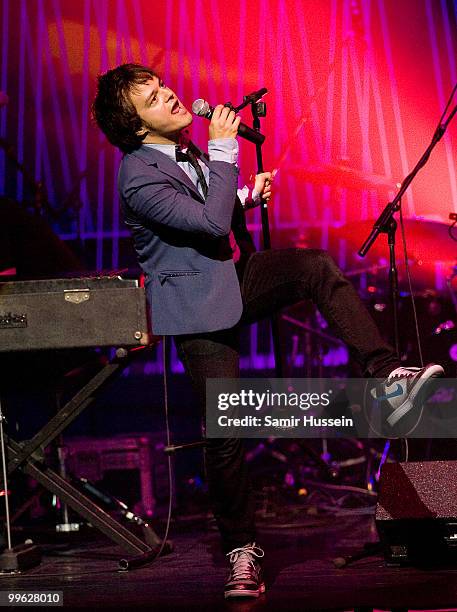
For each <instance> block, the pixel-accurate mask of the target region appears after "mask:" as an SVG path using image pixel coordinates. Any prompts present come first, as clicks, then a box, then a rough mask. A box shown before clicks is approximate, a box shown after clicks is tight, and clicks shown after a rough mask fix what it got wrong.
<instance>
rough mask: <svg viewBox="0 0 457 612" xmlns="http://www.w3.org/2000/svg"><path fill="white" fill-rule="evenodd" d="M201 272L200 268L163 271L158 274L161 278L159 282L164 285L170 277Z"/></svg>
mask: <svg viewBox="0 0 457 612" xmlns="http://www.w3.org/2000/svg"><path fill="white" fill-rule="evenodd" d="M199 274H201V271H200V270H170V271H166V270H164V271H162V272H159V273H158V274H157V277H158V279H159V283H160V284H161V285H164V284H165V283H166V282H167V280H168V279H169V278H179V277H183V276H198V275H199Z"/></svg>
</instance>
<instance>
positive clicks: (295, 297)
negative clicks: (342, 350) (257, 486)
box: [175, 249, 400, 552]
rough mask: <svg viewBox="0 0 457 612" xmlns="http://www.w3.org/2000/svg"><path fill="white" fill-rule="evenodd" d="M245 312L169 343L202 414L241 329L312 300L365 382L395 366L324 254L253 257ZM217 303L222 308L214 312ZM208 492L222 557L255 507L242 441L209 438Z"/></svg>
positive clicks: (248, 535) (249, 532)
mask: <svg viewBox="0 0 457 612" xmlns="http://www.w3.org/2000/svg"><path fill="white" fill-rule="evenodd" d="M240 286H241V294H242V298H243V304H244V310H243V315H242V319H241V321H240V323H239V324H238V325H237V326H236V327H235V328H232V329H229V330H223V331H217V332H211V333H206V334H194V335H187V336H175V344H176V348H177V351H178V355H179V358H180V359H181V361H182V363H183V365H184V368H185V370H186V372H187V374H188V375H189V377H190V379H191V382H192V385H193V388H194V389H195V391H196V393H197V394H198V397H199V402H200V405H201V407H202V410H203V411H204V410H205V393H206V379H207V378H238V377H239V375H240V370H239V348H238V338H239V330H240V326H241V325H243V324H245V323H253V322H255V321H259V320H260V319H263V318H265V317H268V316H270V315H272V314H273V313H275V312H277V311H278V310H279V309H280V308H282V307H284V306H291V305H292V304H296V303H297V302H300V301H302V300H305V299H311V300H312V301H313V302H314V303H315V304H316V306H317V307H318V309H319V310H320V312H321V313H322V315H323V316H324V317H325V319H326V320H327V322H328V324H329V326H330V327H331V328H332V330H333V331H334V332H335V334H336V335H337V336H338V337H339V338H340V339H341V340H343V341H344V342H345V343H346V344H347V346H348V348H349V350H350V352H351V354H352V355H353V357H354V358H355V359H356V360H357V361H358V362H359V363H360V365H361V366H362V369H363V372H364V374H365V375H366V376H375V377H379V378H383V377H385V376H387V375H388V374H389V373H390V372H391V371H392V370H393V369H394V368H396V367H398V366H399V365H400V364H399V362H398V360H397V357H396V355H395V353H394V351H393V349H392V348H391V347H390V346H389V345H387V344H386V343H385V342H384V340H383V339H382V338H381V336H380V334H379V331H378V329H377V327H376V325H375V323H374V322H373V320H372V319H371V317H370V315H369V314H368V311H367V310H366V308H365V306H364V305H363V304H362V302H361V300H360V298H359V296H358V294H357V292H356V291H355V289H354V287H353V286H352V284H351V283H350V282H349V281H348V280H347V279H346V278H345V277H344V276H343V274H342V272H341V270H340V269H339V268H338V266H337V265H336V264H335V262H334V261H333V260H332V258H331V257H330V255H329V254H328V253H327V252H326V251H321V250H317V249H281V250H269V251H262V252H258V253H254V254H253V255H251V256H250V258H249V260H248V261H247V264H246V267H245V269H244V273H243V274H242V277H241V279H240ZM222 307H223V304H221V308H222ZM205 453H206V469H207V476H208V485H209V492H210V497H211V502H212V505H213V511H214V515H215V518H216V521H217V524H218V527H219V530H220V532H221V536H222V544H223V548H224V550H225V551H226V552H228V551H229V550H232V549H233V548H236V547H238V546H244V545H245V544H247V543H248V542H252V541H253V540H255V524H254V502H253V495H252V490H251V486H250V481H249V474H248V469H247V465H246V462H245V459H244V448H243V443H242V440H239V439H208V440H207V446H206V449H205Z"/></svg>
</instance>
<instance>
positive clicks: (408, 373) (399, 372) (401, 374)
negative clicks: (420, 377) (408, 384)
mask: <svg viewBox="0 0 457 612" xmlns="http://www.w3.org/2000/svg"><path fill="white" fill-rule="evenodd" d="M421 369H422V368H403V367H399V368H396V369H395V370H393V371H392V372H391V373H390V374H389V376H388V377H387V383H389V382H390V381H392V380H395V378H411V377H412V376H415V375H416V374H417V373H418V372H419V371H420V370H421Z"/></svg>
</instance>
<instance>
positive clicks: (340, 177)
mask: <svg viewBox="0 0 457 612" xmlns="http://www.w3.org/2000/svg"><path fill="white" fill-rule="evenodd" d="M284 171H285V172H290V173H291V174H293V175H295V176H296V177H297V178H299V179H302V180H304V181H309V182H310V183H317V184H319V185H330V186H331V187H346V188H348V189H355V190H359V189H381V190H382V191H383V192H384V193H385V191H386V190H388V189H392V190H396V189H397V186H396V184H395V182H394V180H393V179H391V178H389V177H387V176H383V175H381V174H371V173H368V172H363V171H361V170H357V169H356V168H351V167H350V166H345V165H343V164H322V165H315V166H313V165H307V166H288V167H284Z"/></svg>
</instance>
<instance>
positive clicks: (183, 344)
mask: <svg viewBox="0 0 457 612" xmlns="http://www.w3.org/2000/svg"><path fill="white" fill-rule="evenodd" d="M93 113H94V117H95V119H96V121H97V124H98V126H99V127H100V129H101V130H102V131H103V132H104V133H105V135H106V137H107V138H108V140H109V141H110V142H111V143H112V144H113V145H115V146H116V147H118V148H119V149H120V150H121V151H122V152H123V153H124V157H123V159H122V162H121V167H120V170H119V191H120V195H121V204H122V209H123V213H124V217H125V222H126V224H127V225H128V227H129V228H130V230H131V232H132V235H133V239H134V243H135V249H136V252H137V255H138V260H139V263H140V265H141V267H142V269H143V271H144V274H145V279H146V280H145V285H146V291H147V296H148V300H149V303H150V305H151V309H152V328H153V332H154V333H155V334H157V335H172V336H173V337H174V341H175V344H176V347H177V351H178V355H179V358H180V359H181V361H182V363H183V365H184V367H185V370H186V372H187V374H188V375H189V377H190V379H191V381H192V384H193V387H194V389H195V390H196V392H197V394H198V397H199V400H200V403H201V406H202V409H205V381H206V379H207V378H208V377H217V378H224V377H227V378H237V377H239V349H238V333H239V329H240V326H241V325H242V324H246V323H251V322H254V321H258V320H260V319H262V318H264V317H268V316H270V315H272V314H273V313H275V312H277V311H278V310H279V309H280V308H282V307H284V306H290V305H292V304H295V303H297V302H299V301H302V300H305V299H312V300H313V302H314V303H315V304H316V306H317V307H318V308H319V310H320V312H321V313H322V315H323V316H324V317H325V319H326V320H327V322H328V323H329V325H330V327H331V328H332V329H333V331H334V332H335V333H336V334H337V335H338V336H339V338H341V339H342V340H343V341H344V342H345V343H346V344H347V345H348V347H349V350H350V351H351V354H352V355H353V356H354V358H355V359H356V360H357V361H358V362H359V363H360V365H361V367H362V369H363V372H364V374H365V375H366V376H372V377H376V378H382V379H386V380H385V383H384V385H385V389H386V392H387V393H386V395H388V391H389V389H390V388H391V385H395V389H397V390H398V388H399V387H398V385H400V386H401V389H402V393H401V394H400V395H397V394H392V395H395V397H392V399H390V400H389V402H390V403H391V408H392V412H391V415H390V417H389V419H390V422H391V423H393V422H395V421H397V420H399V419H400V418H402V417H403V416H404V415H405V414H406V413H407V412H408V411H409V410H410V409H411V408H412V406H413V402H414V399H415V398H416V396H417V395H418V392H419V390H420V389H421V387H423V385H424V384H425V383H426V382H427V380H429V379H430V378H431V377H435V376H440V375H442V374H443V368H442V367H441V366H439V365H435V364H430V365H427V366H426V367H424V368H405V367H401V366H400V363H399V361H398V359H397V356H396V355H395V353H394V351H393V350H392V348H391V347H390V346H388V345H387V344H386V343H385V342H384V341H383V340H382V338H381V336H380V334H379V332H378V330H377V328H376V326H375V324H374V322H373V321H372V319H371V318H370V316H369V314H368V312H367V311H366V309H365V307H364V306H363V304H362V303H361V301H360V299H359V296H358V294H357V292H356V291H355V289H354V288H353V286H352V285H351V283H350V282H349V281H348V280H346V279H345V278H344V276H343V274H342V272H341V271H340V270H339V268H338V267H337V266H336V264H335V263H334V262H333V260H332V259H331V257H330V256H329V255H328V254H327V253H326V252H325V251H321V250H317V249H298V248H290V249H281V250H268V251H263V252H255V247H254V244H253V241H252V238H251V236H250V235H249V233H248V231H247V228H246V223H245V219H244V212H243V203H242V201H241V200H240V197H241V199H243V198H244V200H246V194H245V193H244V192H243V193H242V194H241V193H240V194H239V195H240V197H238V195H237V187H238V166H237V157H238V143H237V140H236V136H237V130H238V126H239V124H240V119H239V117H236V116H235V113H234V112H233V111H232V110H230V109H229V108H227V107H224V106H221V105H219V106H216V108H215V110H214V113H213V116H212V119H211V122H210V124H209V140H208V155H206V154H202V152H201V151H200V149H198V147H196V146H195V145H194V144H193V143H191V142H186V141H185V138H184V136H185V135H184V132H183V131H184V130H185V128H187V127H188V126H189V125H190V124H191V123H192V115H191V114H190V113H189V111H188V110H187V109H186V108H185V107H184V105H183V104H182V102H181V101H180V100H179V99H178V97H177V96H176V94H175V93H174V92H173V91H172V90H171V89H170V88H169V87H167V86H166V85H165V84H164V83H163V81H162V80H161V79H160V77H159V76H157V75H156V74H155V72H153V71H152V70H151V69H149V68H147V67H144V66H139V65H136V64H124V65H121V66H118V67H117V68H115V69H113V70H110V71H108V72H107V73H106V74H103V75H101V76H99V79H98V90H97V94H96V97H95V100H94V104H93ZM273 179H274V176H272V173H270V172H264V173H262V174H259V175H257V176H256V179H255V186H254V190H253V192H252V194H250V196H249V197H250V199H254V200H259V199H263V200H269V198H270V196H271V184H272V182H273ZM244 203H245V202H244ZM231 239H232V241H231ZM233 239H234V240H233ZM235 241H236V244H237V246H238V249H239V259H238V261H237V262H235V261H234V259H235V257H234V248H233V246H232V245H234V243H235ZM208 409H211V407H210V406H209V407H208ZM205 453H206V465H207V474H208V481H209V483H208V484H209V491H210V497H211V502H212V507H213V511H214V515H215V518H216V521H217V525H218V528H219V530H220V533H221V536H222V544H223V548H224V551H225V552H226V554H227V556H228V558H229V562H230V575H229V579H228V582H227V583H226V586H225V597H239V596H245V597H246V596H247V597H258V595H259V593H262V592H263V591H264V590H265V586H264V583H263V580H262V572H261V558H262V557H263V555H264V552H263V550H262V549H261V548H260V547H259V546H258V545H257V544H256V535H255V525H254V502H253V496H252V491H251V487H250V482H249V477H248V473H247V466H246V464H245V461H244V451H243V446H242V442H241V440H239V439H208V440H207V445H206V449H205Z"/></svg>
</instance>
